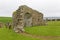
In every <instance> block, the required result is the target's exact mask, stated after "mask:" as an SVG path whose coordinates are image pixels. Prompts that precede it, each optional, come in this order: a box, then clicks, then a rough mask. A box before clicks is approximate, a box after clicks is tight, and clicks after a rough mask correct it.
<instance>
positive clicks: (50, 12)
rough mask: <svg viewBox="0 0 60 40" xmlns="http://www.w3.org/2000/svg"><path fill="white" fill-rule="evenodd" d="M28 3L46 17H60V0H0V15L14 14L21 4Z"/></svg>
mask: <svg viewBox="0 0 60 40" xmlns="http://www.w3.org/2000/svg"><path fill="white" fill-rule="evenodd" d="M21 5H27V6H29V7H31V8H33V9H35V10H37V11H39V12H42V13H43V14H44V16H45V17H60V0H0V16H9V17H11V16H12V13H13V11H15V10H16V9H17V8H18V7H19V6H21Z"/></svg>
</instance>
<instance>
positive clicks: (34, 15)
mask: <svg viewBox="0 0 60 40" xmlns="http://www.w3.org/2000/svg"><path fill="white" fill-rule="evenodd" d="M12 18H13V27H14V30H15V31H16V32H18V31H20V30H22V31H24V29H23V27H31V26H41V25H45V22H44V20H43V14H42V13H41V12H38V11H36V10H33V9H32V8H29V7H28V6H26V5H22V6H20V7H19V8H18V9H17V10H16V11H15V12H14V13H13V16H12Z"/></svg>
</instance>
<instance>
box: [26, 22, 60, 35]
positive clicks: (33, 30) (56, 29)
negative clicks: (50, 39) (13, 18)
mask: <svg viewBox="0 0 60 40" xmlns="http://www.w3.org/2000/svg"><path fill="white" fill-rule="evenodd" d="M25 30H26V32H28V33H30V34H33V35H40V36H60V21H52V22H51V21H50V22H48V24H47V26H36V27H26V28H25Z"/></svg>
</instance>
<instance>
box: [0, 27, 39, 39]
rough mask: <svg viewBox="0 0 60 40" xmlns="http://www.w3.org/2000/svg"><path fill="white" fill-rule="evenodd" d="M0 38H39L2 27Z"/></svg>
mask: <svg viewBox="0 0 60 40" xmlns="http://www.w3.org/2000/svg"><path fill="white" fill-rule="evenodd" d="M0 40H39V39H36V38H31V37H27V36H23V35H21V34H18V33H15V32H14V31H13V30H9V29H6V28H0Z"/></svg>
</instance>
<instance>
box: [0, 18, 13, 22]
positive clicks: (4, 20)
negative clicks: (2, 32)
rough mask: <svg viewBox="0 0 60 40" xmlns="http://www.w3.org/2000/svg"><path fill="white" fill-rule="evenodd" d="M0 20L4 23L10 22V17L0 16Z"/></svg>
mask: <svg viewBox="0 0 60 40" xmlns="http://www.w3.org/2000/svg"><path fill="white" fill-rule="evenodd" d="M0 22H3V23H6V22H12V18H11V17H0Z"/></svg>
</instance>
